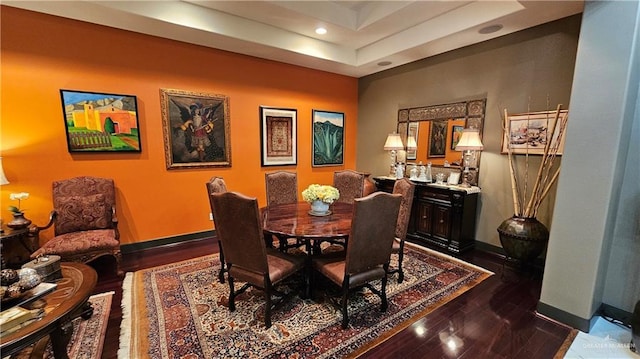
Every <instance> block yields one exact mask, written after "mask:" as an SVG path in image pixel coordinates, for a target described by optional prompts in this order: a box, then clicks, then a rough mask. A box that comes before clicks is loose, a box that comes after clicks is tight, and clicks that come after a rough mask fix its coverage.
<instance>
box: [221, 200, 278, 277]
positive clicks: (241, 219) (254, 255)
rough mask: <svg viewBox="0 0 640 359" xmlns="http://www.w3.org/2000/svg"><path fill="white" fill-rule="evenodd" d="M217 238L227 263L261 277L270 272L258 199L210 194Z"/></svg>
mask: <svg viewBox="0 0 640 359" xmlns="http://www.w3.org/2000/svg"><path fill="white" fill-rule="evenodd" d="M209 197H210V198H211V204H212V208H213V220H214V221H215V225H216V235H217V236H218V239H220V241H221V242H222V247H223V248H224V258H225V261H226V262H227V264H230V265H232V266H238V267H241V268H243V269H246V270H249V271H252V272H255V273H258V274H264V273H267V272H268V271H269V267H268V265H267V252H266V246H265V243H264V238H263V233H262V224H261V221H260V211H259V209H258V200H257V199H256V198H250V197H247V196H244V195H242V194H240V193H235V192H224V193H213V194H209Z"/></svg>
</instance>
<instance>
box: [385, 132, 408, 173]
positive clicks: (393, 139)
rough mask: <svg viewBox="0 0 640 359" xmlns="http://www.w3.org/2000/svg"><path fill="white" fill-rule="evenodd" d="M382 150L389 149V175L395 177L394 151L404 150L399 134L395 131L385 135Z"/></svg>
mask: <svg viewBox="0 0 640 359" xmlns="http://www.w3.org/2000/svg"><path fill="white" fill-rule="evenodd" d="M384 150H385V151H389V155H390V156H391V166H390V167H389V176H391V177H396V151H398V150H404V144H403V143H402V139H401V138H400V135H399V134H397V133H395V132H394V133H390V134H389V135H388V136H387V140H386V141H385V142H384Z"/></svg>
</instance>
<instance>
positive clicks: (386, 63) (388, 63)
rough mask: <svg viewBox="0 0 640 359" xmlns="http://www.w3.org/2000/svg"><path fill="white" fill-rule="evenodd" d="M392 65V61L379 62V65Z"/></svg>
mask: <svg viewBox="0 0 640 359" xmlns="http://www.w3.org/2000/svg"><path fill="white" fill-rule="evenodd" d="M389 65H391V61H380V62H378V66H389Z"/></svg>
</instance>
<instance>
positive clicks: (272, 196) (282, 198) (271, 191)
mask: <svg viewBox="0 0 640 359" xmlns="http://www.w3.org/2000/svg"><path fill="white" fill-rule="evenodd" d="M264 181H265V185H266V189H267V206H271V205H274V204H284V203H296V202H298V175H297V174H296V173H294V172H287V171H277V172H272V173H265V174H264Z"/></svg>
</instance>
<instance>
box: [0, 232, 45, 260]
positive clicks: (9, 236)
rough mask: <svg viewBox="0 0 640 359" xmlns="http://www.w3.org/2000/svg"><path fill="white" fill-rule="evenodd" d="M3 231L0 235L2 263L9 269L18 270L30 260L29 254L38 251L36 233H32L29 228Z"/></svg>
mask: <svg viewBox="0 0 640 359" xmlns="http://www.w3.org/2000/svg"><path fill="white" fill-rule="evenodd" d="M3 229H4V231H3V232H2V233H0V241H1V242H0V248H2V263H3V265H6V266H7V267H9V268H14V269H17V268H20V266H22V265H23V264H25V263H27V262H28V261H30V260H31V258H30V256H31V253H33V252H35V250H36V249H38V245H39V242H38V233H37V232H35V233H32V232H31V231H30V230H29V228H22V229H11V228H3Z"/></svg>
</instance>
